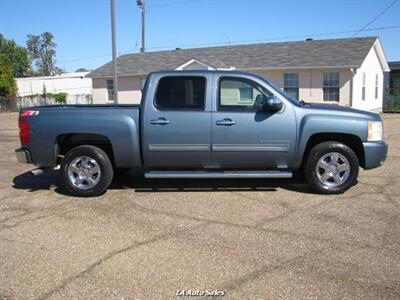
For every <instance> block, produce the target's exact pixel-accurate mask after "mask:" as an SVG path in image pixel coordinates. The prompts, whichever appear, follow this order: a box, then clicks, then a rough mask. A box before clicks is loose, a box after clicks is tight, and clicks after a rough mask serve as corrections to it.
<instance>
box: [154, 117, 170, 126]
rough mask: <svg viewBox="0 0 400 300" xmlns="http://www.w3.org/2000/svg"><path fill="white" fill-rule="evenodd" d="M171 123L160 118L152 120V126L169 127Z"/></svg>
mask: <svg viewBox="0 0 400 300" xmlns="http://www.w3.org/2000/svg"><path fill="white" fill-rule="evenodd" d="M169 123H171V121H169V120H167V119H166V118H158V119H153V120H150V124H153V125H167V124H169Z"/></svg>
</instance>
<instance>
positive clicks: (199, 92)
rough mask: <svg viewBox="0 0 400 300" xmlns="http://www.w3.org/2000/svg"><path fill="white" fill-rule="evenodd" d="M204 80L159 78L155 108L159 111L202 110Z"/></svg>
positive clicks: (176, 77)
mask: <svg viewBox="0 0 400 300" xmlns="http://www.w3.org/2000/svg"><path fill="white" fill-rule="evenodd" d="M205 91H206V79H205V78H204V77H201V76H168V77H164V78H161V79H160V80H159V82H158V87H157V91H156V96H155V101H154V104H155V106H156V107H157V108H158V109H160V110H204V105H205V94H206V93H205Z"/></svg>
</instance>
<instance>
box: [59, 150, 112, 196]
mask: <svg viewBox="0 0 400 300" xmlns="http://www.w3.org/2000/svg"><path fill="white" fill-rule="evenodd" d="M61 175H62V180H63V186H64V187H65V189H66V190H67V192H68V193H69V194H71V195H73V196H78V197H94V196H98V195H101V194H102V193H104V192H105V190H106V189H107V188H108V186H109V185H110V184H111V181H112V179H113V176H114V174H113V167H112V164H111V162H110V159H109V158H108V156H107V154H106V153H105V152H104V151H103V150H102V149H100V148H98V147H95V146H86V145H85V146H79V147H76V148H73V149H71V150H70V151H69V152H68V153H67V154H66V155H65V157H64V159H63V160H62V163H61Z"/></svg>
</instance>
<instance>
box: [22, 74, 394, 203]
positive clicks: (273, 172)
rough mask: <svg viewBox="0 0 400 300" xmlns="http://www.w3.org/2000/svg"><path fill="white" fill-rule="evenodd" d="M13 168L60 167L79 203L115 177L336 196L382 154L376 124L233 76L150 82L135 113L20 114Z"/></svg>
mask: <svg viewBox="0 0 400 300" xmlns="http://www.w3.org/2000/svg"><path fill="white" fill-rule="evenodd" d="M19 127H20V139H21V148H20V149H18V150H16V156H17V159H18V160H19V161H20V162H27V163H32V164H35V165H37V166H38V167H39V168H49V167H55V166H58V165H60V172H61V174H62V180H63V185H64V186H65V188H66V190H67V191H68V192H69V193H70V194H72V195H76V196H97V195H100V194H102V193H104V192H105V191H106V189H107V188H108V186H109V185H110V183H111V181H112V179H113V177H114V173H115V172H116V171H118V169H128V168H141V169H142V170H144V174H145V177H146V178H266V179H267V178H290V177H292V176H293V174H295V173H299V172H304V174H305V176H306V178H307V180H308V183H309V184H310V185H311V187H312V188H313V189H314V190H315V191H316V192H318V193H324V194H335V193H342V192H344V191H346V190H347V189H349V188H350V187H351V186H352V185H354V184H355V183H356V182H357V176H358V170H359V167H360V166H361V167H362V168H364V169H372V168H376V167H379V166H381V165H382V164H383V162H384V161H385V158H386V154H387V151H388V146H387V144H386V143H385V142H384V141H383V140H382V135H383V128H382V120H381V117H380V116H379V115H378V114H375V113H371V112H365V111H360V110H356V109H351V108H347V107H341V106H335V105H328V104H325V105H324V104H311V103H305V102H303V101H298V100H296V99H293V98H292V97H290V96H289V95H287V94H286V93H285V92H284V91H283V90H281V89H280V88H279V87H276V86H275V85H273V84H272V83H271V82H269V81H268V80H265V79H264V78H261V77H258V76H256V75H253V74H249V73H243V72H235V71H165V72H154V73H151V74H149V76H148V77H147V79H146V83H145V85H144V87H143V90H142V99H141V104H140V105H60V106H47V107H33V108H29V109H24V110H22V111H21V112H20V116H19Z"/></svg>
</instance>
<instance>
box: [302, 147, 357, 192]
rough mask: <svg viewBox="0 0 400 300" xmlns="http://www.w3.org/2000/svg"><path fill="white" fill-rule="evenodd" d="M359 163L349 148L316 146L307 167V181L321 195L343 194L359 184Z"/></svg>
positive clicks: (312, 150) (311, 152)
mask: <svg viewBox="0 0 400 300" xmlns="http://www.w3.org/2000/svg"><path fill="white" fill-rule="evenodd" d="M358 169H359V162H358V158H357V155H356V154H355V153H354V151H353V150H352V149H351V148H349V147H348V146H346V145H344V144H342V143H339V142H324V143H321V144H318V145H316V146H314V148H312V149H311V151H310V154H309V156H308V160H307V165H306V176H307V181H308V183H309V184H310V185H311V187H312V188H313V189H314V190H315V191H316V192H318V193H321V194H341V193H343V192H345V191H346V190H348V189H349V188H350V187H352V186H353V185H354V184H355V183H356V182H357V177H358Z"/></svg>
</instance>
